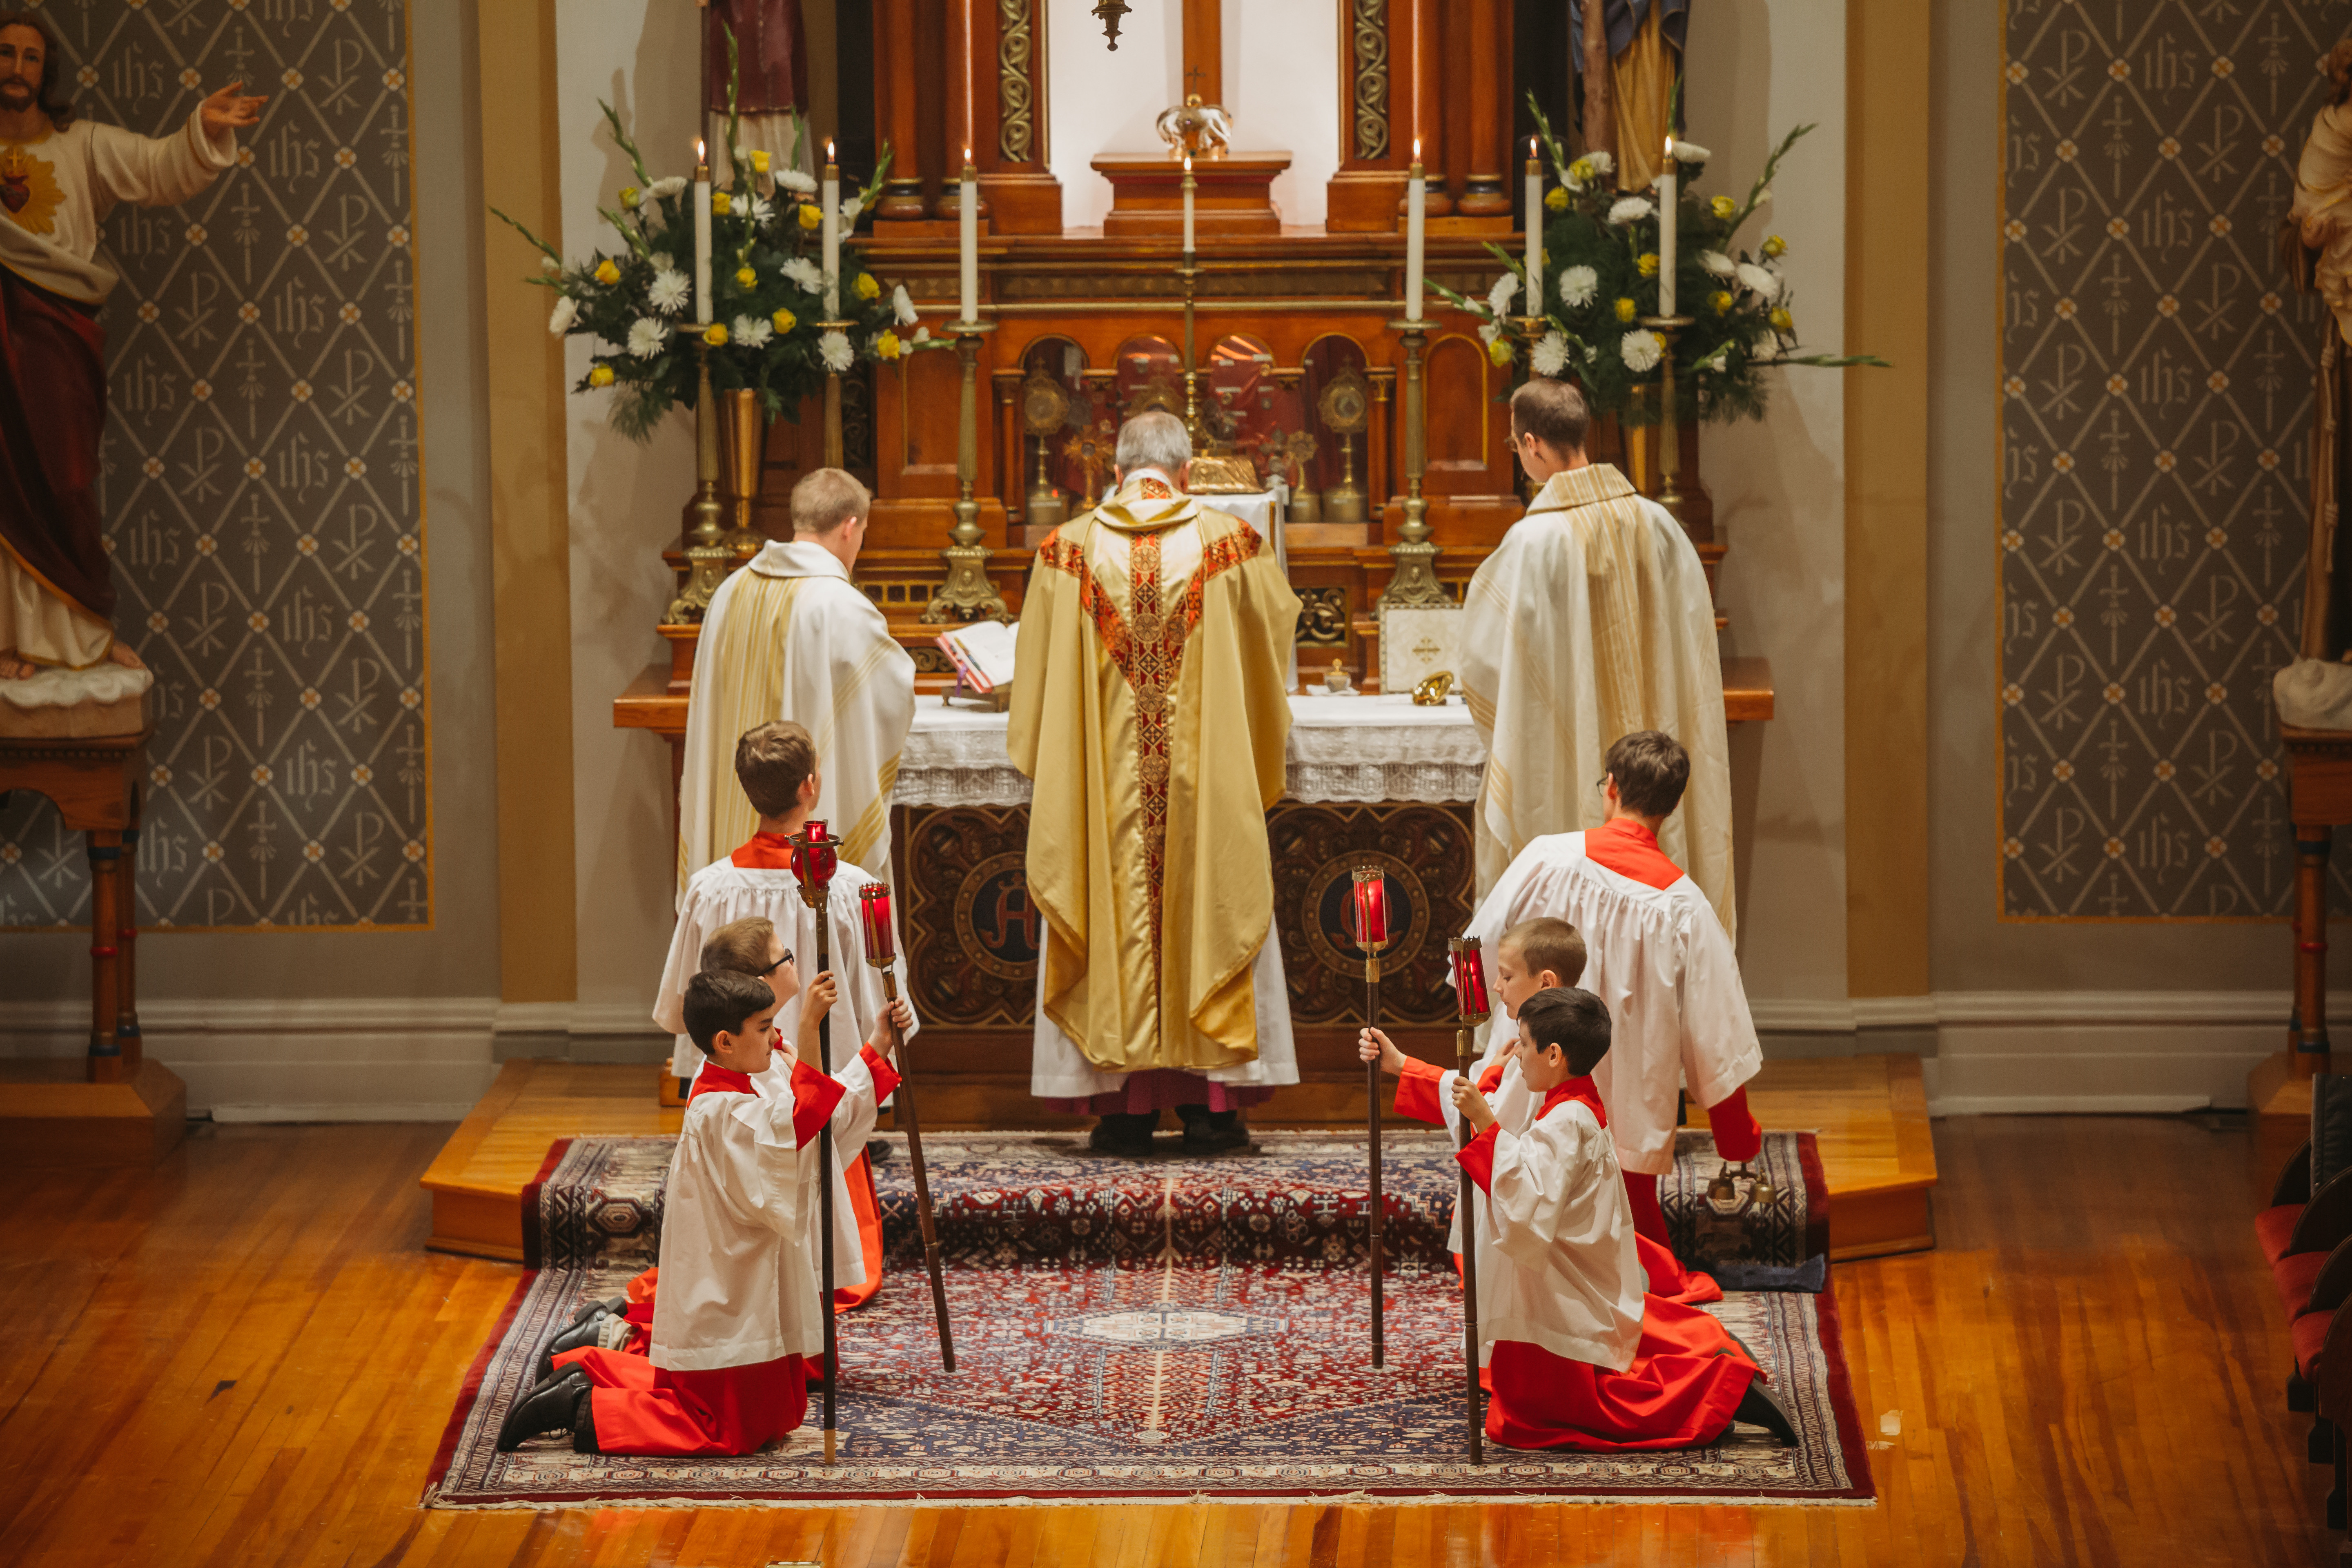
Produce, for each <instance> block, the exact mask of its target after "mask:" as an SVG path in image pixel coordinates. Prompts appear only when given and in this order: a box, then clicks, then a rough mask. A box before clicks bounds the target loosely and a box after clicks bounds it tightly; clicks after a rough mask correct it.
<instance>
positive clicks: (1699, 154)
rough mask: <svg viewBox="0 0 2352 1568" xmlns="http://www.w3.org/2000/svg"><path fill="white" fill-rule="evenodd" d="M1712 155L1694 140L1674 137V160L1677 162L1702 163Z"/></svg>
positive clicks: (1712, 154)
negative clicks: (1687, 140) (1686, 140)
mask: <svg viewBox="0 0 2352 1568" xmlns="http://www.w3.org/2000/svg"><path fill="white" fill-rule="evenodd" d="M1714 156H1715V154H1714V153H1710V152H1708V151H1707V150H1706V148H1704V147H1702V146H1700V145H1699V144H1698V143H1697V142H1685V141H1684V140H1683V139H1682V138H1681V137H1679V136H1677V137H1676V138H1675V163H1706V161H1707V160H1708V159H1709V158H1712V157H1714Z"/></svg>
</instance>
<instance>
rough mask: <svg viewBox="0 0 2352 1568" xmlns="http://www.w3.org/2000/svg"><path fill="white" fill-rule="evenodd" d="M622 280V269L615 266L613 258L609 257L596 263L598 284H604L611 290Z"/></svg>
mask: <svg viewBox="0 0 2352 1568" xmlns="http://www.w3.org/2000/svg"><path fill="white" fill-rule="evenodd" d="M620 280H621V269H620V268H618V267H615V266H614V265H613V258H611V257H609V256H608V257H606V258H604V260H602V261H600V262H598V263H596V281H597V282H599V283H602V284H603V285H604V287H605V288H607V289H610V288H611V287H612V286H613V285H614V284H615V283H618V282H619V281H620Z"/></svg>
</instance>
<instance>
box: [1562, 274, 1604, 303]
mask: <svg viewBox="0 0 2352 1568" xmlns="http://www.w3.org/2000/svg"><path fill="white" fill-rule="evenodd" d="M1600 291H1601V274H1600V273H1598V272H1595V271H1594V270H1593V269H1592V268H1590V267H1571V268H1568V269H1567V270H1565V271H1563V272H1562V273H1561V274H1560V275H1559V302H1560V303H1561V304H1563V305H1566V306H1567V307H1568V308H1569V309H1570V310H1580V309H1582V308H1583V307H1584V306H1586V305H1590V304H1591V303H1592V296H1593V295H1595V294H1597V293H1599V292H1600Z"/></svg>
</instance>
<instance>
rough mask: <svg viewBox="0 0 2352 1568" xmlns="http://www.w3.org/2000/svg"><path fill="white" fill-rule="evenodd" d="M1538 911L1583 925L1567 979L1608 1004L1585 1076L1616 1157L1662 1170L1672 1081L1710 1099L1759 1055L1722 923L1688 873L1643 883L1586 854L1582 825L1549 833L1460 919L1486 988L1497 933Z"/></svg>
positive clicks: (1671, 1126) (1740, 1080) (1668, 1157)
mask: <svg viewBox="0 0 2352 1568" xmlns="http://www.w3.org/2000/svg"><path fill="white" fill-rule="evenodd" d="M1543 915H1550V916H1553V917H1556V918H1558V919H1559V920H1564V921H1567V922H1568V923H1569V924H1570V925H1572V926H1574V927H1575V928H1576V929H1577V931H1578V932H1579V933H1580V934H1581V935H1582V936H1583V938H1584V949H1585V955H1586V956H1585V962H1584V976H1583V978H1582V979H1581V980H1580V982H1578V984H1580V986H1581V987H1582V988H1583V989H1584V990H1587V991H1590V992H1591V993H1592V994H1594V995H1596V996H1598V997H1600V998H1601V1002H1602V1003H1603V1004H1605V1005H1607V1007H1608V1008H1609V1020H1610V1038H1609V1054H1608V1055H1607V1056H1605V1057H1602V1058H1601V1065H1600V1066H1599V1067H1597V1068H1594V1069H1593V1071H1592V1081H1593V1084H1594V1085H1595V1087H1597V1088H1598V1089H1600V1091H1601V1103H1602V1104H1604V1105H1606V1106H1607V1107H1608V1108H1609V1131H1610V1132H1611V1133H1612V1135H1613V1136H1614V1138H1615V1140H1616V1145H1617V1159H1618V1162H1619V1163H1621V1164H1622V1166H1623V1168H1624V1169H1626V1170H1628V1171H1634V1172H1639V1173H1643V1174H1646V1175H1658V1176H1662V1175H1664V1174H1665V1173H1667V1172H1669V1171H1671V1170H1673V1169H1674V1164H1675V1110H1676V1104H1675V1094H1676V1091H1677V1090H1678V1089H1680V1088H1681V1087H1682V1085H1683V1084H1684V1082H1685V1081H1687V1082H1688V1083H1689V1085H1690V1091H1691V1095H1692V1097H1693V1098H1694V1099H1695V1100H1696V1101H1697V1102H1698V1103H1699V1104H1700V1105H1703V1106H1704V1105H1713V1104H1715V1103H1716V1102H1717V1101H1718V1100H1723V1099H1724V1098H1726V1097H1727V1096H1728V1095H1729V1094H1731V1093H1732V1091H1733V1090H1735V1089H1738V1088H1739V1087H1740V1086H1741V1085H1742V1084H1744V1083H1746V1082H1747V1081H1748V1079H1751V1078H1754V1077H1755V1076H1756V1071H1757V1069H1758V1068H1760V1067H1762V1066H1763V1065H1764V1053H1763V1048H1762V1047H1761V1046H1760V1045H1759V1043H1758V1042H1757V1038H1756V1021H1755V1019H1754V1018H1753V1017H1752V1016H1749V1014H1748V993H1747V991H1746V989H1745V988H1744V987H1743V986H1742V985H1741V984H1740V980H1739V957H1738V953H1736V952H1733V951H1732V946H1731V937H1730V933H1728V932H1727V931H1725V930H1724V929H1723V924H1722V922H1721V921H1718V920H1717V919H1716V918H1715V911H1714V910H1713V908H1712V907H1711V906H1710V905H1709V904H1708V902H1707V900H1706V895H1705V894H1704V893H1702V892H1700V891H1699V889H1698V885H1697V884H1696V882H1694V881H1693V880H1692V879H1690V878H1688V877H1684V878H1683V879H1681V880H1680V881H1677V882H1675V884H1674V885H1673V886H1671V887H1667V888H1653V887H1649V886H1647V885H1645V884H1643V883H1641V882H1637V881H1635V880H1634V879H1632V878H1631V877H1626V876H1622V875H1620V874H1619V873H1617V872H1615V871H1612V870H1611V869H1609V868H1607V867H1605V866H1602V865H1601V864H1599V863H1598V862H1596V861H1594V860H1592V859H1591V858H1590V857H1588V856H1587V855H1586V854H1585V851H1584V835H1583V834H1582V833H1557V834H1552V835H1550V836H1549V837H1543V838H1538V839H1537V840H1536V841H1535V842H1534V843H1532V844H1530V845H1528V847H1527V848H1526V849H1525V850H1524V851H1522V852H1521V853H1520V855H1519V857H1518V858H1517V859H1515V860H1513V861H1512V862H1511V864H1510V867H1509V868H1508V869H1507V870H1506V871H1505V872H1504V873H1503V876H1502V878H1501V879H1500V880H1498V881H1497V882H1496V884H1495V887H1494V889H1493V890H1492V891H1491V892H1489V893H1488V894H1487V895H1486V899H1485V900H1483V901H1481V902H1480V904H1479V906H1478V912H1477V913H1476V914H1475V916H1473V917H1472V919H1471V921H1470V930H1469V932H1468V934H1469V935H1471V936H1475V937H1477V938H1479V939H1481V942H1482V943H1483V950H1484V954H1485V963H1486V973H1487V991H1488V994H1495V993H1496V991H1497V990H1498V989H1499V987H1498V984H1497V982H1496V977H1495V973H1494V964H1495V953H1496V948H1497V947H1498V946H1499V945H1500V943H1501V941H1502V935H1503V933H1504V932H1505V931H1508V930H1510V929H1511V928H1512V927H1513V926H1515V925H1517V924H1518V923H1519V922H1520V921H1527V920H1534V919H1536V918H1538V916H1543ZM1510 1028H1511V1026H1509V1025H1507V1024H1505V1025H1499V1026H1496V1029H1495V1031H1494V1032H1495V1034H1496V1035H1498V1036H1501V1035H1504V1034H1506V1032H1507V1031H1508V1030H1509V1029H1510ZM1490 1054H1491V1047H1490Z"/></svg>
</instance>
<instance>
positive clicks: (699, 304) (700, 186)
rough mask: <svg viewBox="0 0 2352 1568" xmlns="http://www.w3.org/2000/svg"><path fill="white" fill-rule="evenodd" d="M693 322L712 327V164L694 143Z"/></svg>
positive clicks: (697, 138)
mask: <svg viewBox="0 0 2352 1568" xmlns="http://www.w3.org/2000/svg"><path fill="white" fill-rule="evenodd" d="M694 319H695V321H696V322H697V323H698V325H701V326H706V327H707V326H709V324H710V164H709V163H708V162H707V161H706V160H705V158H704V155H703V145H702V138H701V137H699V136H698V137H696V138H695V139H694Z"/></svg>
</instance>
